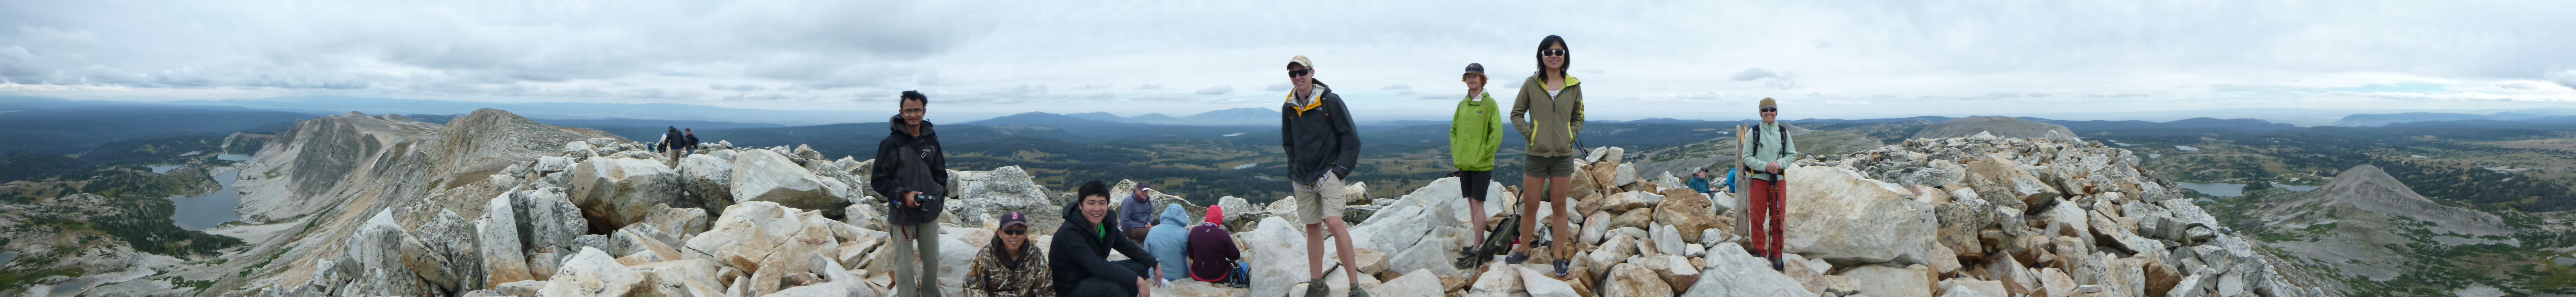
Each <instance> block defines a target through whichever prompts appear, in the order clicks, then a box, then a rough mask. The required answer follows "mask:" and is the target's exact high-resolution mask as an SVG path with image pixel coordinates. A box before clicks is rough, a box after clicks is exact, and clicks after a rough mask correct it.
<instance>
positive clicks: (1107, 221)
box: [1047, 180, 1179, 297]
mask: <svg viewBox="0 0 2576 297" xmlns="http://www.w3.org/2000/svg"><path fill="white" fill-rule="evenodd" d="M1074 193H1075V194H1074V195H1075V196H1077V197H1082V198H1081V200H1076V201H1075V202H1074V203H1073V204H1070V205H1065V206H1064V225H1062V226H1060V227H1057V228H1056V229H1055V242H1052V243H1050V244H1049V245H1048V248H1047V266H1048V267H1049V268H1050V269H1054V273H1055V279H1054V282H1055V295H1056V296H1063V297H1089V296H1108V297H1126V296H1136V297H1146V296H1152V295H1153V285H1152V283H1153V282H1152V281H1149V280H1146V279H1145V276H1146V275H1147V273H1148V272H1150V271H1152V267H1154V266H1155V265H1156V264H1159V262H1157V261H1156V260H1157V259H1154V256H1153V254H1150V253H1146V252H1145V248H1144V247H1142V246H1138V245H1136V241H1133V240H1127V236H1125V235H1121V234H1118V233H1115V231H1116V230H1119V228H1118V220H1117V219H1111V218H1109V204H1110V203H1115V202H1114V201H1110V199H1109V186H1108V185H1105V184H1101V183H1100V181H1096V180H1095V181H1091V182H1089V183H1084V184H1082V188H1079V189H1075V190H1074ZM1110 250H1117V251H1118V254H1120V255H1127V257H1128V259H1127V260H1120V261H1116V262H1112V261H1109V251H1110ZM1160 260H1162V261H1179V260H1178V259H1160Z"/></svg>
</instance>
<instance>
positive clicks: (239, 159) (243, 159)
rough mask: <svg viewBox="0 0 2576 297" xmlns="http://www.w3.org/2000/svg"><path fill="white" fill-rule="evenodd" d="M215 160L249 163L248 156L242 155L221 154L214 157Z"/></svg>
mask: <svg viewBox="0 0 2576 297" xmlns="http://www.w3.org/2000/svg"><path fill="white" fill-rule="evenodd" d="M215 159H216V160H224V161H233V162H249V161H250V155H244V154H221V155H215Z"/></svg>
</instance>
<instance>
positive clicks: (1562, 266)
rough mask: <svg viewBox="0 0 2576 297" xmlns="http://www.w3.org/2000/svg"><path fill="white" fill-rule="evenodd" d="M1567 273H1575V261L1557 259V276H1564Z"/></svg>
mask: <svg viewBox="0 0 2576 297" xmlns="http://www.w3.org/2000/svg"><path fill="white" fill-rule="evenodd" d="M1567 273H1574V262H1568V261H1565V260H1556V277H1557V278H1564V277H1565V274H1567Z"/></svg>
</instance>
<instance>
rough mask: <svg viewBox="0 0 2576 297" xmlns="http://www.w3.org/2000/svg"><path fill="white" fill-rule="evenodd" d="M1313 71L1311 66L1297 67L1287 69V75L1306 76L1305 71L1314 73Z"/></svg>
mask: <svg viewBox="0 0 2576 297" xmlns="http://www.w3.org/2000/svg"><path fill="white" fill-rule="evenodd" d="M1314 72H1315V71H1314V69H1313V68H1307V69H1297V70H1289V71H1288V77H1299V76H1306V74H1307V73H1314Z"/></svg>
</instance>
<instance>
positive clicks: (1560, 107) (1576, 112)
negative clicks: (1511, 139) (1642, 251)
mask: <svg viewBox="0 0 2576 297" xmlns="http://www.w3.org/2000/svg"><path fill="white" fill-rule="evenodd" d="M1566 49H1567V47H1566V45H1565V38H1564V37H1557V36H1555V35H1548V36H1547V38H1544V39H1540V40H1539V42H1538V55H1537V56H1538V57H1537V58H1538V66H1539V67H1538V68H1539V71H1538V73H1532V74H1530V77H1529V79H1528V80H1524V81H1522V82H1521V92H1520V95H1518V98H1512V100H1513V101H1512V127H1513V128H1518V129H1520V132H1521V137H1524V138H1528V139H1529V149H1528V150H1526V151H1525V152H1528V153H1529V159H1528V162H1527V163H1523V164H1522V165H1521V166H1522V168H1521V192H1522V193H1521V197H1522V198H1521V215H1522V220H1521V224H1520V225H1521V231H1520V232H1521V242H1523V243H1525V244H1522V245H1520V247H1519V248H1518V250H1519V251H1518V252H1515V253H1513V254H1512V256H1511V257H1506V258H1504V261H1505V262H1508V263H1511V264H1520V263H1521V262H1523V261H1529V258H1530V256H1529V249H1530V248H1531V247H1530V246H1531V245H1535V244H1537V243H1538V241H1537V240H1536V236H1537V235H1538V226H1537V224H1538V218H1537V217H1533V216H1536V215H1538V203H1539V202H1541V201H1546V202H1548V203H1547V204H1549V205H1554V207H1555V210H1556V212H1554V213H1555V214H1557V215H1554V216H1549V220H1548V221H1549V224H1548V225H1549V226H1552V227H1554V228H1553V229H1551V234H1555V236H1554V237H1556V238H1555V239H1556V240H1555V244H1554V245H1555V246H1553V247H1550V249H1551V250H1552V251H1551V252H1553V253H1551V255H1554V256H1555V257H1556V259H1557V260H1556V263H1555V266H1556V271H1554V273H1555V274H1556V275H1558V276H1563V275H1565V273H1566V272H1567V269H1568V268H1569V267H1571V266H1569V264H1571V263H1570V262H1568V261H1567V259H1573V258H1574V249H1572V248H1571V247H1573V246H1572V245H1573V244H1574V230H1571V229H1572V228H1569V227H1568V226H1567V225H1566V217H1569V216H1579V215H1576V214H1569V213H1568V212H1566V210H1565V209H1566V204H1567V203H1571V202H1573V201H1572V200H1573V199H1569V198H1571V197H1565V190H1566V188H1567V187H1572V185H1571V184H1573V180H1574V179H1573V177H1574V158H1575V152H1576V150H1577V149H1576V148H1575V147H1574V136H1575V134H1576V133H1577V132H1581V131H1583V80H1580V79H1574V76H1572V75H1567V74H1566V69H1567V68H1569V67H1571V66H1570V65H1572V64H1573V63H1574V61H1573V60H1574V57H1573V54H1571V53H1570V52H1569V51H1567V50H1566ZM1542 186H1544V187H1542ZM1542 189H1544V190H1545V191H1541V190H1542ZM1541 194H1544V195H1545V196H1540V195H1541ZM1541 197H1545V198H1546V199H1540V198H1541Z"/></svg>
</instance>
